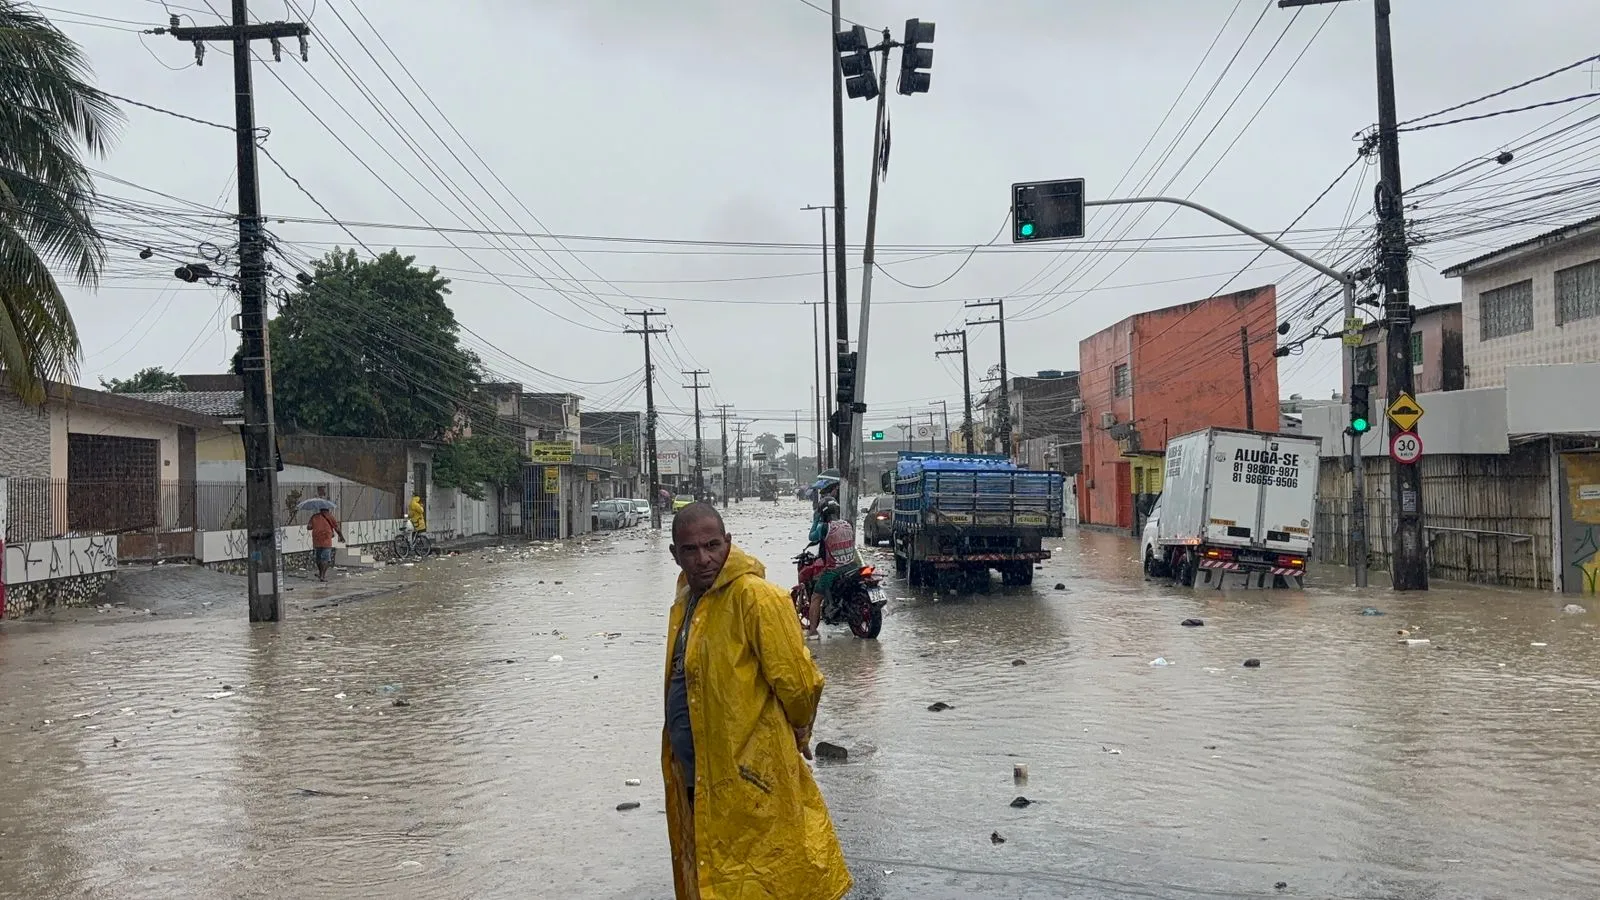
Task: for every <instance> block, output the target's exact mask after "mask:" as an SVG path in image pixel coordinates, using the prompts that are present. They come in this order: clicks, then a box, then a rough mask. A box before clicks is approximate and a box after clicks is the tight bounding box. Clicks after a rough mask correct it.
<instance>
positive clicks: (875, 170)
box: [839, 29, 894, 522]
mask: <svg viewBox="0 0 1600 900" xmlns="http://www.w3.org/2000/svg"><path fill="white" fill-rule="evenodd" d="M893 46H894V41H893V40H892V39H891V38H890V37H889V30H888V29H884V32H883V44H882V45H881V47H880V48H879V49H881V50H882V51H883V63H882V66H881V69H880V74H879V77H878V83H879V84H881V85H885V86H887V85H888V83H889V48H891V47H893ZM888 109H889V92H888V91H887V90H883V91H879V92H878V115H877V118H876V119H875V120H874V124H873V129H872V180H871V186H870V187H869V188H868V189H867V238H866V246H865V247H864V248H863V249H862V251H861V332H860V334H859V335H858V336H857V338H856V377H855V391H854V392H853V393H852V394H851V397H850V403H851V406H850V409H849V410H848V411H847V412H846V417H845V421H847V422H849V423H850V429H849V431H847V432H845V437H844V440H843V441H841V443H843V442H845V441H847V442H848V443H849V444H850V451H851V452H850V454H849V455H848V456H847V457H844V459H845V462H843V463H841V464H840V468H839V475H840V479H841V480H843V481H845V482H847V484H848V485H849V487H848V488H847V489H846V490H845V492H844V493H843V494H841V499H842V500H845V501H848V503H849V504H850V505H848V506H846V507H844V509H843V510H842V512H844V513H845V514H846V515H848V516H849V517H850V521H851V522H854V521H855V518H856V510H857V507H858V506H859V505H860V504H859V503H857V500H859V494H858V493H857V488H858V487H860V486H861V485H859V482H860V475H861V472H860V469H861V462H860V461H861V410H862V404H863V403H864V399H863V398H865V397H866V395H867V346H868V345H867V329H868V327H869V326H870V325H871V322H872V267H873V264H874V262H875V260H876V259H877V254H876V252H875V250H876V247H875V244H876V242H877V237H878V181H879V178H878V176H879V174H880V171H879V167H880V166H881V165H882V160H883V121H884V116H885V115H887V113H888Z"/></svg>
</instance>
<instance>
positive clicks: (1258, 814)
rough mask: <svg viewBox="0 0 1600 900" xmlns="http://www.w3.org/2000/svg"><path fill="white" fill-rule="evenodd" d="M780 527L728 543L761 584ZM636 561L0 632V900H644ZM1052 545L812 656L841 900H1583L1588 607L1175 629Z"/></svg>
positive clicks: (428, 575)
mask: <svg viewBox="0 0 1600 900" xmlns="http://www.w3.org/2000/svg"><path fill="white" fill-rule="evenodd" d="M807 515H808V510H807V509H806V507H804V506H803V505H802V504H799V503H795V502H787V503H784V504H781V505H779V506H777V507H773V506H771V505H759V504H754V503H745V504H742V505H739V506H736V507H735V510H734V513H733V515H732V516H731V517H730V526H731V529H732V530H733V531H734V533H735V538H736V540H739V541H740V542H741V543H742V544H744V545H745V546H746V548H747V549H750V550H751V551H753V552H754V553H755V554H756V555H758V556H759V557H761V558H762V559H764V560H765V561H766V563H767V565H768V571H769V574H770V575H771V576H772V577H773V578H774V580H776V581H778V582H780V583H784V584H787V583H788V582H789V581H791V580H792V578H793V568H792V566H790V565H789V564H788V557H789V556H790V555H792V554H793V553H794V552H796V551H797V550H798V549H799V548H798V546H797V545H798V543H799V535H800V534H801V532H802V531H803V529H804V528H805V525H806V522H807ZM663 538H664V535H653V534H651V533H650V532H649V530H648V529H641V528H636V529H631V530H629V531H627V532H624V533H621V534H619V535H616V536H607V537H604V538H600V539H598V540H595V541H591V542H579V543H573V544H568V545H565V546H563V547H561V548H560V549H549V548H546V549H540V550H537V551H533V552H528V553H520V552H517V551H512V552H505V553H494V552H489V553H482V554H480V553H473V554H468V555H464V556H462V557H457V558H451V559H442V560H437V561H434V562H432V563H430V564H428V565H425V566H420V567H417V568H415V569H409V570H391V571H390V572H389V573H386V574H385V575H384V576H383V577H384V578H392V579H398V580H403V581H405V582H408V584H407V586H406V587H405V588H403V589H402V590H400V591H398V592H395V593H390V594H385V595H381V596H374V597H372V598H370V599H367V600H363V601H361V602H355V603H348V604H344V605H340V606H335V607H330V608H325V609H320V610H316V611H313V612H299V613H297V615H296V617H294V618H291V619H290V620H289V621H286V622H285V623H283V624H282V625H281V626H277V627H256V628H252V627H250V626H249V625H248V624H247V623H246V622H245V621H244V614H243V610H242V600H237V601H234V603H235V607H234V608H235V609H237V610H238V613H237V615H234V614H232V613H230V612H227V611H225V610H222V609H221V607H222V604H215V605H214V606H212V607H208V608H207V609H208V613H207V614H202V615H198V616H195V617H193V618H180V619H167V620H163V619H159V618H158V619H140V620H130V621H125V622H118V623H116V624H113V625H109V626H107V627H93V626H91V625H87V624H57V625H48V626H33V627H21V628H19V627H16V626H15V624H8V625H6V626H4V630H3V631H0V896H4V897H28V898H66V897H96V898H125V897H126V898H133V897H140V898H143V897H230V898H231V897H274V898H276V897H335V898H344V897H395V898H400V897H424V898H432V897H439V898H445V897H450V898H455V897H597V898H658V897H668V896H670V894H671V882H670V872H669V868H668V862H667V847H666V829H665V823H664V817H663V815H662V814H661V812H660V810H661V809H662V803H661V783H660V781H661V780H660V769H659V762H658V756H659V748H660V730H659V729H660V718H661V700H660V697H661V686H660V677H661V665H662V656H663V646H664V638H663V634H662V632H663V630H664V627H665V611H666V608H667V606H668V604H669V601H670V590H671V589H670V584H671V579H672V577H673V576H674V574H675V573H674V570H673V567H672V563H671V560H670V559H669V558H668V556H667V553H666V541H665V540H664V539H663ZM1055 546H1058V547H1061V548H1062V549H1061V551H1060V552H1058V553H1057V554H1056V558H1055V559H1053V560H1052V561H1051V562H1050V563H1049V564H1048V565H1047V568H1046V570H1045V571H1043V572H1041V573H1039V575H1038V581H1037V582H1036V583H1035V585H1034V586H1033V587H1032V588H1028V589H1005V590H1002V589H1001V588H1000V587H999V586H998V584H996V585H995V587H994V590H993V592H992V593H990V594H988V595H985V596H975V597H954V596H946V597H933V596H930V595H927V594H912V593H911V592H909V591H908V589H907V588H906V587H905V586H904V582H899V581H891V582H890V583H889V590H890V595H891V598H892V599H891V604H890V609H889V612H890V615H889V617H888V618H887V620H886V621H885V624H884V630H883V637H882V639H881V640H879V641H877V642H869V641H859V640H856V639H854V638H852V637H850V636H849V635H848V633H847V632H844V631H842V630H836V631H834V632H833V633H831V634H829V635H828V638H827V640H825V641H824V642H823V643H822V644H821V646H816V645H813V646H814V648H815V653H816V655H817V657H818V660H819V663H820V664H821V666H822V667H823V669H824V671H825V672H826V674H827V676H828V689H827V692H826V694H825V696H824V700H823V711H822V714H821V719H820V721H819V724H818V726H817V735H818V737H819V738H820V739H826V740H830V741H833V742H835V743H839V744H842V745H844V746H846V747H848V748H849V749H850V751H851V755H850V760H849V762H848V763H845V764H838V765H829V764H819V769H818V780H819V782H820V783H821V785H822V787H823V790H824V793H825V794H826V796H827V798H828V802H829V805H830V807H831V809H832V810H833V813H834V816H835V820H836V822H837V824H838V827H839V831H840V835H841V839H842V841H843V843H844V845H845V850H846V854H847V856H848V857H849V859H850V862H851V866H852V870H853V872H854V873H855V875H856V879H857V882H858V889H857V892H856V895H855V896H859V897H863V898H886V900H888V898H896V900H897V898H946V897H948V898H967V897H982V898H991V897H992V898H1012V897H1061V896H1075V897H1179V898H1187V897H1204V898H1210V897H1240V896H1245V897H1248V896H1302V897H1361V898H1366V897H1373V898H1377V897H1384V898H1429V900H1432V898H1453V897H1462V898H1467V897H1552V898H1555V897H1562V898H1573V897H1589V896H1595V895H1596V892H1597V889H1596V887H1595V885H1596V884H1600V804H1597V803H1596V802H1595V801H1596V799H1597V798H1600V792H1597V790H1596V779H1597V776H1596V772H1597V771H1600V765H1597V763H1600V677H1597V674H1596V672H1597V665H1600V645H1597V639H1596V629H1595V624H1596V622H1597V621H1600V609H1597V610H1596V611H1595V612H1591V613H1586V614H1576V615H1574V614H1564V613H1562V612H1561V606H1562V604H1564V603H1565V602H1566V598H1558V597H1555V596H1553V595H1550V594H1538V593H1531V592H1510V591H1494V590H1483V589H1477V588H1457V587H1451V588H1448V589H1437V590H1434V591H1433V592H1431V593H1429V594H1427V595H1425V596H1415V597H1405V598H1399V597H1396V596H1395V595H1392V594H1390V593H1389V592H1388V591H1386V590H1377V589H1375V590H1373V591H1371V592H1368V593H1365V594H1360V593H1357V592H1355V591H1354V590H1353V589H1349V588H1343V587H1336V586H1326V585H1323V586H1318V585H1316V584H1314V585H1313V587H1312V588H1311V589H1310V590H1308V591H1307V592H1306V593H1304V594H1294V593H1274V594H1253V595H1249V594H1247V595H1230V596H1224V595H1220V594H1204V595H1201V594H1194V593H1192V592H1188V591H1182V590H1178V589H1173V588H1169V587H1166V586H1159V585H1147V584H1145V583H1144V582H1143V581H1142V579H1141V578H1140V577H1139V574H1138V566H1137V562H1136V560H1135V551H1134V546H1133V542H1132V541H1130V540H1128V539H1124V538H1119V537H1114V536H1110V535H1102V534H1094V533H1087V532H1085V533H1069V535H1068V536H1067V537H1065V538H1063V539H1062V540H1060V541H1058V542H1055ZM885 563H886V565H887V560H885ZM1320 574H1321V575H1322V579H1321V580H1322V581H1324V582H1334V581H1337V580H1338V579H1339V578H1340V577H1341V576H1342V573H1340V572H1324V573H1320ZM1057 582H1061V583H1064V584H1065V585H1066V590H1063V591H1057V590H1055V589H1054V585H1055V584H1056V583H1057ZM1369 605H1371V606H1376V607H1378V608H1380V609H1382V610H1383V611H1384V612H1385V613H1386V615H1383V616H1362V615H1360V612H1361V610H1362V608H1363V607H1365V606H1369ZM1586 605H1595V606H1600V604H1586ZM1188 617H1198V618H1201V619H1203V620H1204V621H1205V625H1204V627H1200V628H1184V627H1181V626H1180V625H1179V623H1180V622H1181V621H1182V620H1183V619H1185V618H1188ZM1402 629H1404V630H1407V631H1409V632H1410V634H1409V635H1407V637H1411V638H1428V639H1430V641H1431V643H1429V644H1422V645H1415V646H1407V645H1405V644H1404V643H1402V636H1400V635H1399V634H1398V633H1397V632H1398V631H1400V630H1402ZM1536 643H1537V644H1543V645H1545V646H1533V645H1534V644H1536ZM556 656H559V657H561V659H560V660H559V661H556V660H554V659H553V658H554V657H556ZM1157 657H1162V658H1165V659H1166V660H1168V661H1170V663H1171V665H1170V666H1166V667H1152V666H1151V665H1150V663H1151V661H1152V660H1154V659H1156V658H1157ZM1247 657H1256V658H1259V659H1260V660H1261V661H1262V665H1261V668H1259V669H1245V668H1242V667H1241V665H1240V664H1241V662H1242V661H1243V660H1244V659H1245V658H1247ZM1019 659H1020V660H1024V661H1025V664H1024V665H1014V664H1013V663H1014V661H1015V660H1019ZM935 701H943V702H945V703H948V704H950V705H951V706H952V707H953V708H952V709H949V710H946V711H944V712H938V713H934V712H929V711H927V707H928V706H929V704H931V703H934V702H935ZM397 704H400V705H397ZM1017 763H1023V764H1026V765H1027V767H1028V769H1029V780H1028V782H1027V783H1026V784H1024V785H1016V784H1013V781H1012V767H1013V765H1014V764H1017ZM630 778H638V779H641V780H642V781H643V784H642V786H640V787H628V786H626V785H625V783H624V782H625V780H626V779H630ZM1019 794H1020V795H1024V796H1027V797H1028V798H1029V799H1031V800H1034V801H1036V802H1035V803H1034V804H1033V805H1032V806H1030V807H1028V808H1026V809H1013V808H1011V807H1010V806H1009V803H1010V802H1011V800H1012V798H1014V797H1016V796H1017V795H1019ZM629 800H634V801H639V802H640V803H642V804H643V805H642V808H640V809H637V810H633V811H631V812H618V811H616V809H615V807H616V805H617V804H618V803H620V802H623V801H629ZM993 832H998V833H999V834H1001V835H1002V836H1004V838H1005V839H1006V841H1005V843H1003V844H995V843H992V842H991V838H990V835H991V833H993ZM1277 882H1286V883H1287V887H1286V888H1285V889H1283V890H1278V889H1275V887H1274V885H1275V884H1276V883H1277Z"/></svg>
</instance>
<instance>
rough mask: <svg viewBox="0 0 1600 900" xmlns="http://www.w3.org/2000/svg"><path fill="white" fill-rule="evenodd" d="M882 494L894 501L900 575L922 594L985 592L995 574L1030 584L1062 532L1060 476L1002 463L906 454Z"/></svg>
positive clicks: (1000, 459) (987, 458)
mask: <svg viewBox="0 0 1600 900" xmlns="http://www.w3.org/2000/svg"><path fill="white" fill-rule="evenodd" d="M883 490H884V492H885V493H888V494H893V495H894V520H893V521H894V524H893V528H892V544H893V546H894V565H895V573H896V574H899V575H904V576H906V577H907V578H909V579H910V581H911V584H912V585H914V586H919V587H920V586H934V585H942V584H950V583H952V582H959V583H963V584H964V585H966V586H967V587H970V588H977V589H979V590H983V589H986V587H987V585H988V584H989V572H990V571H991V570H994V571H998V572H999V573H1000V578H1001V581H1002V582H1004V583H1005V584H1007V585H1015V586H1020V585H1026V584H1031V583H1032V582H1033V569H1034V566H1035V565H1036V564H1038V563H1040V562H1042V561H1044V560H1046V559H1049V558H1050V551H1049V550H1047V549H1046V548H1045V546H1044V539H1045V538H1047V537H1060V536H1061V534H1062V528H1063V526H1064V515H1065V511H1064V506H1065V494H1064V490H1065V479H1064V478H1063V477H1062V475H1061V473H1060V472H1047V471H1037V470H1031V469H1024V468H1021V467H1019V466H1018V465H1017V464H1016V463H1014V462H1012V461H1011V460H1010V459H1008V458H1006V457H1004V456H979V455H970V454H959V453H915V452H909V451H905V452H901V453H900V455H899V460H898V461H897V462H896V464H895V469H894V471H892V472H885V473H884V474H883Z"/></svg>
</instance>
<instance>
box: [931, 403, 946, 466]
mask: <svg viewBox="0 0 1600 900" xmlns="http://www.w3.org/2000/svg"><path fill="white" fill-rule="evenodd" d="M928 405H929V406H937V407H939V409H941V410H943V411H944V446H945V449H946V450H948V449H950V403H949V401H946V400H935V401H933V402H932V403H930V404H928ZM928 444H929V447H930V449H931V448H932V445H933V442H932V441H929V442H928ZM934 452H935V453H937V452H938V451H937V450H934Z"/></svg>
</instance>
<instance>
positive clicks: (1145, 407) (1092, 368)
mask: <svg viewBox="0 0 1600 900" xmlns="http://www.w3.org/2000/svg"><path fill="white" fill-rule="evenodd" d="M1241 328H1243V329H1244V336H1243V337H1241V334H1240V329H1241ZM1277 328H1278V291H1277V288H1276V286H1273V285H1268V286H1266V287H1260V288H1252V289H1250V290H1247V291H1239V292H1238V293H1234V294H1226V295H1224V296H1221V297H1212V298H1210V299H1207V300H1197V301H1195V302H1194V303H1185V304H1183V305H1181V306H1170V307H1167V308H1166V309H1158V310H1155V311H1154V312H1147V313H1140V314H1139V315H1136V316H1130V317H1128V318H1126V319H1123V320H1122V321H1121V322H1118V323H1117V324H1115V325H1113V326H1111V327H1110V328H1107V329H1105V330H1104V331H1101V332H1099V333H1098V334H1095V335H1092V336H1090V337H1089V338H1087V339H1085V340H1083V341H1082V342H1080V343H1079V345H1078V364H1079V369H1080V370H1081V371H1080V374H1079V376H1078V386H1079V391H1080V394H1081V397H1082V399H1083V474H1082V476H1081V477H1080V478H1079V479H1078V517H1079V520H1080V521H1082V522H1086V523H1092V524H1096V525H1108V526H1113V525H1114V526H1117V527H1119V528H1124V529H1128V530H1130V531H1131V530H1132V529H1134V528H1135V527H1136V526H1137V525H1138V524H1139V523H1140V522H1142V518H1141V516H1140V513H1143V512H1148V509H1147V508H1145V509H1140V507H1141V506H1145V507H1147V506H1148V504H1149V503H1150V502H1152V501H1153V500H1154V497H1155V495H1156V494H1158V493H1160V492H1161V484H1160V478H1161V466H1160V465H1159V458H1160V457H1161V456H1162V455H1164V454H1165V453H1166V447H1167V438H1169V437H1175V436H1177V435H1180V434H1184V433H1187V432H1190V431H1196V430H1198V429H1201V428H1206V427H1208V426H1217V427H1223V428H1245V427H1248V426H1249V425H1250V424H1251V423H1250V420H1249V419H1248V417H1247V416H1246V414H1245V400H1244V395H1245V390H1244V381H1245V376H1244V360H1243V352H1242V351H1243V347H1244V344H1245V342H1246V341H1248V345H1249V349H1250V371H1251V373H1252V374H1251V379H1250V381H1251V391H1252V395H1253V398H1252V399H1253V406H1254V407H1255V410H1254V411H1255V417H1254V427H1255V428H1257V429H1258V430H1261V431H1277V430H1278V360H1277V358H1276V357H1274V356H1273V355H1272V352H1273V351H1274V350H1275V349H1277V346H1278V332H1277Z"/></svg>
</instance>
